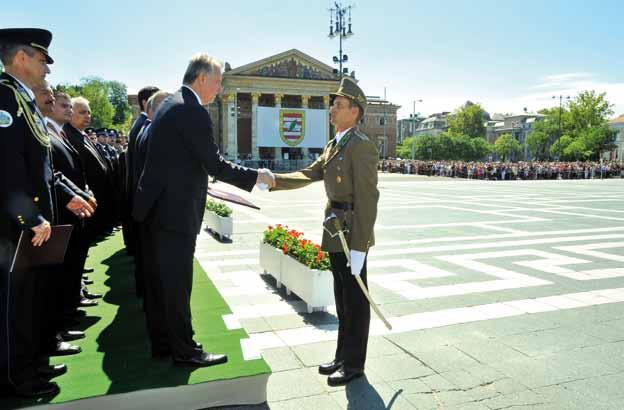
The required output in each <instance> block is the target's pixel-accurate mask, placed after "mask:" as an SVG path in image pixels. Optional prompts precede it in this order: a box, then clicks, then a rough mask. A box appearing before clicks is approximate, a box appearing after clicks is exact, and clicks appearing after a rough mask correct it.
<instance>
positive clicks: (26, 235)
mask: <svg viewBox="0 0 624 410" xmlns="http://www.w3.org/2000/svg"><path fill="white" fill-rule="evenodd" d="M73 229H74V227H73V226H71V225H55V226H53V227H52V233H51V234H50V239H48V240H47V242H44V243H43V244H42V245H41V246H33V244H32V242H31V236H32V235H31V233H32V231H31V230H27V231H22V233H21V234H20V237H19V241H18V242H17V249H16V250H15V255H14V256H13V263H12V264H11V272H14V271H24V270H28V269H30V268H36V267H40V266H50V265H59V264H61V263H63V260H65V251H67V245H68V244H69V238H70V236H71V233H72V230H73Z"/></svg>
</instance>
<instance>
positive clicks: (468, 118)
mask: <svg viewBox="0 0 624 410" xmlns="http://www.w3.org/2000/svg"><path fill="white" fill-rule="evenodd" d="M484 117H485V111H484V110H483V108H482V107H481V105H479V104H473V103H466V104H465V105H464V106H462V107H460V108H458V109H457V110H455V112H454V113H453V114H452V115H450V116H449V119H448V123H449V132H450V133H451V134H456V135H467V136H469V137H470V138H476V137H485V124H484Z"/></svg>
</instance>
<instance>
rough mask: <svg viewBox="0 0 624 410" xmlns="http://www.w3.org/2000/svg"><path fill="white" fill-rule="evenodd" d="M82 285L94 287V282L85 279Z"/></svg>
mask: <svg viewBox="0 0 624 410" xmlns="http://www.w3.org/2000/svg"><path fill="white" fill-rule="evenodd" d="M82 283H84V284H85V285H93V281H92V280H91V279H83V280H82Z"/></svg>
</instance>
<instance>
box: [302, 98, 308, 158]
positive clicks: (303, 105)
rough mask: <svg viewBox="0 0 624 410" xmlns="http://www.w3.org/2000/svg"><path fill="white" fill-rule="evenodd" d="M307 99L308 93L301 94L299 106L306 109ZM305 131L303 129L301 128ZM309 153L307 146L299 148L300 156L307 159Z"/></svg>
mask: <svg viewBox="0 0 624 410" xmlns="http://www.w3.org/2000/svg"><path fill="white" fill-rule="evenodd" d="M308 101H310V96H309V95H302V96H301V108H303V109H306V108H308ZM303 131H304V132H305V130H303ZM304 141H305V139H304ZM309 154H310V150H309V149H308V148H301V156H302V157H303V159H309V157H308V155H309Z"/></svg>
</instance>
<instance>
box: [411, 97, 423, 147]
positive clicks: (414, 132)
mask: <svg viewBox="0 0 624 410" xmlns="http://www.w3.org/2000/svg"><path fill="white" fill-rule="evenodd" d="M417 102H419V103H421V102H423V100H414V109H413V114H412V137H415V136H416V103H417ZM415 156H416V141H414V140H412V159H414V157H415Z"/></svg>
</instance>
